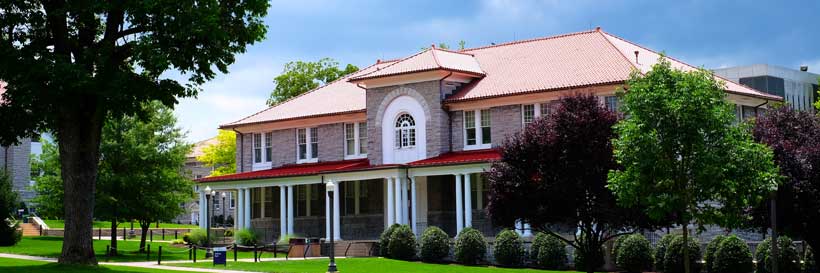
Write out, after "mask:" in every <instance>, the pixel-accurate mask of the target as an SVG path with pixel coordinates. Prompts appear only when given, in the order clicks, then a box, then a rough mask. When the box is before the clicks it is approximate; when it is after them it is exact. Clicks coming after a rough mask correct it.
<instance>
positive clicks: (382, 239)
mask: <svg viewBox="0 0 820 273" xmlns="http://www.w3.org/2000/svg"><path fill="white" fill-rule="evenodd" d="M399 226H401V225H399V224H393V225H391V226H389V227H387V229H385V230H384V232H382V234H381V235H380V236H379V254H380V255H381V256H382V257H388V258H389V257H390V255H389V252H390V251H389V250H388V248H387V245H389V244H390V235H391V234H393V230H395V229H396V228H398V227H399Z"/></svg>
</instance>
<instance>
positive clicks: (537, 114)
mask: <svg viewBox="0 0 820 273" xmlns="http://www.w3.org/2000/svg"><path fill="white" fill-rule="evenodd" d="M550 104H552V102H549V101H548V102H539V103H530V104H522V105H521V127H527V125H529V124H530V123H532V122H533V121H535V120H536V119H537V118H543V117H544V116H545V115H547V114H549V113H544V111H541V110H544V109H543V107H544V106H547V107H551V106H550ZM527 106H532V107H533V111H532V121H530V122H527V121H526V116H525V114H524V107H527Z"/></svg>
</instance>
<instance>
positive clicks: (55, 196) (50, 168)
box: [31, 138, 64, 219]
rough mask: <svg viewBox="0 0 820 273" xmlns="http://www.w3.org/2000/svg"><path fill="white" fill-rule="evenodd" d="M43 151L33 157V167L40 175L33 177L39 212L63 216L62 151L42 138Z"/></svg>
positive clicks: (35, 199) (35, 198)
mask: <svg viewBox="0 0 820 273" xmlns="http://www.w3.org/2000/svg"><path fill="white" fill-rule="evenodd" d="M40 143H41V145H42V146H43V148H42V149H43V150H42V153H40V155H38V156H36V157H32V158H31V169H32V170H33V172H36V173H38V174H39V175H37V176H34V177H32V180H34V182H35V183H34V187H33V188H32V189H33V190H34V192H36V193H37V195H36V196H35V197H34V200H32V201H34V203H37V213H38V214H39V215H40V216H42V217H46V218H52V219H54V218H63V211H64V210H63V178H62V177H61V176H60V151H58V150H57V144H56V143H54V142H52V141H50V140H48V139H46V138H40Z"/></svg>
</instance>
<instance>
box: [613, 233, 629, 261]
mask: <svg viewBox="0 0 820 273" xmlns="http://www.w3.org/2000/svg"><path fill="white" fill-rule="evenodd" d="M626 237H629V236H628V235H621V236H618V238H616V239H615V242H612V251H610V253H609V254H610V255H612V257H613V258H616V257H618V250H620V248H621V245H622V244H623V243H624V240H626Z"/></svg>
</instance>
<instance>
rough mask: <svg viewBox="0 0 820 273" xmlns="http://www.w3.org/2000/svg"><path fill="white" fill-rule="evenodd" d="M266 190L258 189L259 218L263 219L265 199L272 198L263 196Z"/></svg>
mask: <svg viewBox="0 0 820 273" xmlns="http://www.w3.org/2000/svg"><path fill="white" fill-rule="evenodd" d="M266 190H267V188H259V196H260V197H259V218H265V199H267V198H273V196H265V191H266Z"/></svg>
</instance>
